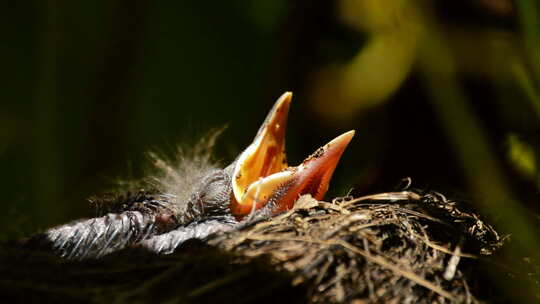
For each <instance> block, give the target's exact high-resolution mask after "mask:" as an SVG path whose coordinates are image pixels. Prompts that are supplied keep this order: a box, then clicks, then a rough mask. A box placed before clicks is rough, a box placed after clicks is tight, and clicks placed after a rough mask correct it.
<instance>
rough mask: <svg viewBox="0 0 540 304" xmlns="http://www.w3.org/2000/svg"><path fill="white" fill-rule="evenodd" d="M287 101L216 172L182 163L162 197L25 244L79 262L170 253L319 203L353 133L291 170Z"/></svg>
mask: <svg viewBox="0 0 540 304" xmlns="http://www.w3.org/2000/svg"><path fill="white" fill-rule="evenodd" d="M291 98H292V94H291V93H289V92H287V93H285V94H283V95H282V96H281V97H280V98H279V99H278V100H277V101H276V103H275V105H274V107H273V108H272V109H271V110H270V113H269V114H268V116H267V117H266V119H265V121H264V123H263V124H262V126H261V128H260V129H259V131H258V132H257V135H256V136H255V139H254V140H253V142H252V143H251V144H250V145H249V146H248V148H247V149H245V150H244V151H243V152H242V153H241V154H240V155H239V156H238V157H237V158H236V160H235V161H233V162H232V163H231V164H230V165H229V166H227V167H225V168H223V169H220V168H217V167H215V166H213V165H212V164H211V163H210V162H209V160H208V158H205V157H203V158H200V159H195V160H186V162H185V163H184V164H182V163H180V165H179V166H178V168H177V169H172V168H171V167H170V166H168V165H163V166H161V167H162V169H163V170H165V171H164V172H162V174H161V175H159V178H158V181H159V183H160V184H161V187H160V188H162V189H161V190H162V192H161V193H157V194H155V193H152V194H150V193H139V194H137V195H134V196H130V197H127V198H124V199H123V203H121V204H118V203H117V204H116V206H119V207H117V208H116V209H115V210H112V211H113V212H110V213H108V214H106V215H103V216H101V217H96V218H91V219H85V220H78V221H75V222H72V223H69V224H65V225H62V226H58V227H55V228H52V229H49V230H47V231H46V232H44V233H42V234H40V235H36V236H34V237H33V238H32V239H31V241H30V243H31V244H40V245H44V244H45V245H46V246H50V248H52V249H53V250H54V251H55V252H57V253H58V254H60V255H61V256H63V257H67V258H76V259H82V258H97V257H101V256H103V255H105V254H108V253H111V252H113V251H116V250H119V249H122V248H125V247H128V246H142V247H145V248H147V249H149V250H150V251H153V252H156V253H170V252H172V251H174V249H175V248H177V247H178V246H179V245H180V244H181V243H182V242H184V241H185V240H187V239H190V238H205V237H207V236H208V235H209V234H212V233H215V232H218V231H224V230H228V229H234V227H236V226H237V225H238V224H240V223H243V222H244V221H246V220H247V219H249V218H250V217H251V216H257V217H259V218H260V217H263V218H264V217H270V216H272V215H274V214H277V213H280V212H283V211H285V210H289V209H291V208H292V207H293V206H294V203H295V201H296V200H297V199H298V198H299V197H300V196H301V195H304V194H311V195H312V196H313V197H314V198H316V199H322V198H323V196H324V194H325V193H326V191H327V190H328V186H329V183H330V179H331V177H332V174H333V172H334V170H335V168H336V166H337V163H338V162H339V159H340V157H341V155H342V153H343V151H344V150H345V148H346V147H347V145H348V143H349V142H350V140H351V139H352V137H353V135H354V131H349V132H346V133H344V134H342V135H340V136H338V137H337V138H335V139H333V140H332V141H330V142H329V143H328V144H326V145H325V146H323V147H321V148H319V149H318V150H317V151H316V152H315V153H314V154H312V155H311V156H309V157H308V158H307V159H305V160H304V161H303V162H302V163H301V164H300V165H299V166H296V167H289V166H288V165H287V162H286V158H285V129H286V123H287V115H288V112H289V105H290V102H291Z"/></svg>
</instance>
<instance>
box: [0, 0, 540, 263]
mask: <svg viewBox="0 0 540 304" xmlns="http://www.w3.org/2000/svg"><path fill="white" fill-rule="evenodd" d="M0 8H1V9H0V11H1V12H2V13H1V15H2V18H1V19H0V20H1V21H0V24H1V26H0V33H1V34H2V37H3V39H2V42H0V58H1V62H2V70H1V73H0V75H1V76H0V77H1V79H0V83H1V84H2V85H1V88H2V89H1V90H0V100H1V103H0V169H1V172H2V174H0V179H1V180H0V185H1V187H2V201H3V202H2V203H3V208H2V212H1V213H0V232H1V233H0V234H1V236H0V237H1V238H3V239H5V238H13V237H17V236H21V235H25V234H28V233H30V232H32V231H35V230H36V229H42V228H45V227H49V226H51V225H56V224H60V223H62V222H65V221H68V220H70V219H74V218H77V217H83V216H90V215H92V209H91V207H90V206H89V205H88V204H87V203H86V202H85V199H86V198H87V197H89V196H90V195H93V194H96V193H100V192H102V191H104V190H106V189H109V187H110V186H111V185H112V184H113V182H114V181H115V180H117V179H118V178H126V179H129V178H134V177H140V175H141V174H142V168H143V167H144V163H145V157H144V153H145V151H148V150H150V149H158V150H172V149H173V148H174V147H175V145H176V144H178V143H182V142H192V141H193V139H194V138H197V136H200V135H201V134H204V133H206V132H207V131H208V130H210V129H212V128H216V127H221V126H224V125H228V128H227V130H226V131H225V133H224V135H223V136H222V137H221V138H220V140H219V142H218V148H217V151H216V159H217V160H220V161H221V162H222V163H223V164H227V163H228V162H230V161H231V160H232V159H233V158H234V157H235V156H236V154H237V153H239V152H240V151H241V150H242V148H244V147H245V146H246V145H247V144H248V143H249V141H250V140H251V139H252V138H253V136H254V135H255V132H256V130H257V128H258V127H259V125H260V123H261V122H262V120H263V119H264V117H265V115H266V113H267V111H268V110H269V109H270V107H271V105H272V104H273V102H274V101H275V99H276V98H277V97H278V96H279V95H280V94H281V93H283V92H284V91H287V90H290V91H293V92H294V94H295V95H294V102H293V107H292V109H291V114H290V118H289V119H290V122H289V130H288V138H287V141H288V143H287V145H288V149H287V150H288V154H289V161H290V163H291V164H293V165H294V164H296V163H298V162H300V161H301V160H302V159H303V158H304V157H305V156H307V155H308V154H310V153H311V152H313V151H314V150H315V149H316V148H317V147H318V146H320V145H322V144H324V143H326V142H327V141H328V140H330V139H331V138H333V137H335V136H337V135H339V134H341V133H342V132H344V131H347V130H349V129H356V130H357V136H356V137H355V139H354V141H353V143H352V145H351V146H350V147H349V148H348V150H347V152H346V154H345V156H344V158H343V160H342V162H341V165H340V167H339V168H338V170H337V172H336V177H335V180H334V182H333V186H332V190H331V192H330V193H329V195H330V196H332V195H345V194H347V193H348V191H349V189H351V188H353V189H354V190H353V192H352V193H353V194H355V195H362V194H367V193H370V192H375V191H390V190H393V189H394V187H395V186H396V185H397V184H398V183H399V181H400V179H401V178H404V177H411V178H412V180H413V186H415V187H418V188H424V189H434V190H438V191H441V192H443V193H445V194H447V195H448V196H450V197H453V198H457V199H461V200H466V201H470V202H471V203H472V204H474V207H475V208H478V209H479V210H481V211H482V212H483V213H484V214H485V215H486V216H489V217H490V219H491V220H492V221H495V222H496V223H497V225H498V227H500V228H501V229H502V231H503V232H505V233H513V235H517V236H518V237H517V238H519V239H520V241H519V244H518V245H516V248H522V249H523V251H522V252H525V253H524V254H528V255H532V256H534V257H537V256H538V255H539V254H540V251H539V250H538V249H539V248H540V242H538V234H537V228H536V227H538V223H536V221H537V219H536V216H534V214H538V209H539V205H538V198H539V189H540V174H539V166H540V161H539V160H540V136H539V135H540V91H539V88H540V85H539V84H540V47H539V45H540V26H539V21H538V9H539V4H537V2H536V1H534V0H531V1H526V0H516V1H510V0H491V1H488V0H466V1H455V2H454V1H420V0H419V1H404V0H392V1H377V0H340V1H322V0H318V1H309V0H297V1H285V0H272V1H263V0H253V1H240V0H233V1H213V2H210V1H195V0H182V1H174V2H172V1H171V2H168V1H167V2H165V1H148V0H146V1H145V0H132V1H125V0H112V1H111V0H107V1H105V0H96V1H10V2H5V3H2V4H1V5H0ZM533 228H534V229H533ZM516 250H517V249H516ZM520 252H521V251H520Z"/></svg>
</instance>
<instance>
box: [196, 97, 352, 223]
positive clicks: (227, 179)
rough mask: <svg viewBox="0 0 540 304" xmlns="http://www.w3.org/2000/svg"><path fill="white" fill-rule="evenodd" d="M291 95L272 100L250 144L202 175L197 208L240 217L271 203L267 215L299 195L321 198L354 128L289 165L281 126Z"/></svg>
mask: <svg viewBox="0 0 540 304" xmlns="http://www.w3.org/2000/svg"><path fill="white" fill-rule="evenodd" d="M291 98H292V93H290V92H286V93H284V94H283V95H282V96H281V97H280V98H279V99H278V100H277V101H276V103H275V104H274V107H273V108H272V109H271V110H270V113H268V116H267V117H266V119H265V121H264V123H263V124H262V126H261V127H260V129H259V131H258V132H257V135H256V136H255V139H254V140H253V142H252V143H251V144H250V145H249V146H248V147H247V148H246V149H245V150H244V151H243V152H242V153H241V154H240V155H239V156H238V157H237V158H236V160H235V161H234V162H233V163H232V164H231V165H229V166H228V167H227V168H225V169H224V170H222V171H219V172H216V173H214V174H212V175H209V176H207V177H206V178H205V179H203V181H202V183H201V185H202V189H201V191H199V192H198V193H199V199H198V201H199V203H200V204H201V207H202V209H207V208H208V207H210V208H214V209H215V206H219V208H218V209H220V210H224V209H226V210H227V211H228V212H230V213H232V215H234V216H235V217H236V218H237V219H238V220H240V219H242V218H243V217H244V216H246V215H247V214H249V213H250V212H252V211H254V210H257V209H260V208H262V207H264V206H267V207H268V206H270V207H271V211H272V213H279V212H282V211H285V210H289V209H291V208H292V207H293V206H294V202H295V201H296V200H297V199H298V198H299V197H300V196H301V195H304V194H311V195H312V196H313V197H314V198H316V199H322V198H323V197H324V195H325V193H326V191H327V190H328V186H329V183H330V179H331V178H332V174H333V173H334V170H335V168H336V166H337V164H338V162H339V159H340V158H341V155H342V154H343V151H344V150H345V148H346V147H347V145H348V144H349V142H350V141H351V139H352V137H353V136H354V131H349V132H346V133H344V134H342V135H340V136H338V137H336V138H334V139H333V140H332V141H330V142H329V143H327V144H326V145H324V146H323V147H321V148H319V149H317V150H316V151H315V152H314V153H313V154H312V155H310V156H309V157H307V158H306V159H305V160H304V161H303V162H302V163H301V164H300V165H298V166H296V167H290V166H289V165H288V164H287V160H286V155H285V130H286V125H287V115H288V113H289V106H290V103H291ZM201 195H202V197H201ZM218 202H219V203H218ZM227 202H228V205H227ZM269 204H270V205H269ZM211 206H214V207H211Z"/></svg>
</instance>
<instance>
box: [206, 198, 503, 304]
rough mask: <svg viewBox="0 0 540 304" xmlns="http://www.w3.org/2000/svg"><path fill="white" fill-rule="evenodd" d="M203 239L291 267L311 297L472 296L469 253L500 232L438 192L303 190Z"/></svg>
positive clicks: (489, 244)
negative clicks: (250, 220) (350, 194)
mask: <svg viewBox="0 0 540 304" xmlns="http://www.w3.org/2000/svg"><path fill="white" fill-rule="evenodd" d="M208 243H209V244H211V245H213V246H217V247H219V248H222V249H224V250H227V251H233V252H236V253H238V254H240V255H241V256H243V257H248V258H255V257H260V256H265V257H267V258H268V260H269V263H270V264H272V265H273V266H274V267H277V268H278V269H280V270H285V271H288V272H290V273H292V274H294V278H293V279H292V284H293V285H305V286H307V292H308V296H307V297H308V300H309V301H310V302H324V303H327V302H353V301H357V303H365V302H375V303H379V302H385V303H450V302H458V303H478V302H479V300H478V296H477V295H475V293H474V292H471V288H470V287H469V286H471V284H472V285H475V284H476V282H474V278H472V277H471V276H470V274H471V273H472V272H473V269H474V260H475V259H477V258H478V257H479V256H481V255H490V254H492V253H493V252H494V250H496V249H497V248H499V247H500V246H501V239H500V238H499V236H498V234H497V232H496V231H495V230H494V229H493V228H492V227H491V226H490V225H487V224H486V223H484V222H483V221H482V220H481V219H479V217H478V216H477V215H476V214H474V213H469V212H465V211H461V210H459V209H458V207H457V206H456V203H455V202H451V201H448V200H446V198H445V197H444V196H442V195H441V194H438V193H418V192H412V191H403V192H392V193H381V194H376V195H371V196H366V197H361V198H357V199H352V198H340V199H335V200H334V201H332V202H331V203H329V202H322V201H317V200H314V199H313V198H311V197H310V196H304V197H301V198H300V199H299V200H298V202H297V203H296V205H295V207H294V209H292V210H290V211H288V212H286V213H283V214H281V215H278V216H276V217H274V218H272V219H270V220H267V221H261V222H259V223H254V224H250V225H248V226H246V227H244V228H242V229H239V230H236V231H233V232H229V233H224V234H220V235H217V236H214V237H212V238H211V239H209V240H208ZM471 261H473V262H472V263H471Z"/></svg>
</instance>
